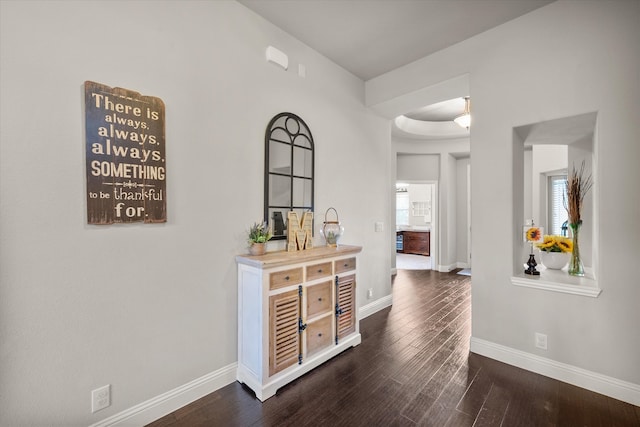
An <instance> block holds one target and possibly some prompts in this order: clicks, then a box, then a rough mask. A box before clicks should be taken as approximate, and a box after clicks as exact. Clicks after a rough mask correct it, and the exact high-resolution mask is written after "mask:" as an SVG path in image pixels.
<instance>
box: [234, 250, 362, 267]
mask: <svg viewBox="0 0 640 427" xmlns="http://www.w3.org/2000/svg"><path fill="white" fill-rule="evenodd" d="M360 251H362V247H361V246H350V245H338V246H337V247H330V246H319V247H316V248H311V249H305V250H303V251H296V252H287V251H276V252H267V253H266V254H264V255H238V256H236V262H237V263H238V264H246V265H250V266H252V267H258V268H261V269H269V268H275V267H280V266H283V265H289V264H298V263H304V262H309V261H314V260H318V259H324V258H331V257H338V256H342V255H349V254H357V253H359V252H360Z"/></svg>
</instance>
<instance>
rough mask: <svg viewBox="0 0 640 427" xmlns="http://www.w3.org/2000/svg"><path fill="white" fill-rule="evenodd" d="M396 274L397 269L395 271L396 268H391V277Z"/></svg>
mask: <svg viewBox="0 0 640 427" xmlns="http://www.w3.org/2000/svg"><path fill="white" fill-rule="evenodd" d="M397 274H398V269H397V268H396V267H393V268H392V269H391V276H395V275H397Z"/></svg>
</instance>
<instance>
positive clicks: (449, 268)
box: [437, 264, 457, 273]
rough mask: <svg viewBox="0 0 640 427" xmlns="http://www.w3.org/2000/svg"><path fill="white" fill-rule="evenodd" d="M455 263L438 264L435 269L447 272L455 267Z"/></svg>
mask: <svg viewBox="0 0 640 427" xmlns="http://www.w3.org/2000/svg"><path fill="white" fill-rule="evenodd" d="M456 265H457V264H449V265H440V264H438V267H437V270H438V271H439V272H440V273H449V272H451V271H453V270H455V269H456Z"/></svg>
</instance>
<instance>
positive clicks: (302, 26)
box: [239, 0, 553, 81]
mask: <svg viewBox="0 0 640 427" xmlns="http://www.w3.org/2000/svg"><path fill="white" fill-rule="evenodd" d="M552 1H553V0H239V2H240V3H242V4H243V5H245V6H246V7H248V8H249V9H251V10H253V11H254V12H256V13H257V14H258V15H261V16H262V17H263V18H265V19H266V20H267V21H270V22H271V23H273V24H275V25H276V26H278V27H279V28H281V29H283V30H284V31H286V32H287V33H289V34H291V35H292V36H293V37H295V38H296V39H298V40H300V41H302V42H304V43H305V44H307V45H308V46H310V47H311V48H313V49H314V50H316V51H318V52H320V53H321V54H323V55H324V56H326V57H327V58H329V59H330V60H332V61H333V62H335V63H336V64H338V65H340V66H342V67H343V68H344V69H346V70H348V71H350V72H351V73H353V74H355V75H356V76H358V77H360V78H361V79H362V80H364V81H366V80H369V79H372V78H374V77H377V76H379V75H381V74H384V73H386V72H388V71H391V70H394V69H396V68H399V67H401V66H403V65H406V64H409V63H410V62H413V61H416V60H418V59H420V58H423V57H425V56H427V55H430V54H432V53H434V52H437V51H439V50H442V49H445V48H447V47H449V46H452V45H454V44H456V43H458V42H461V41H463V40H465V39H468V38H470V37H472V36H474V35H476V34H479V33H481V32H483V31H486V30H489V29H491V28H493V27H496V26H498V25H500V24H503V23H505V22H507V21H510V20H512V19H514V18H517V17H518V16H521V15H524V14H526V13H528V12H531V11H532V10H534V9H537V8H539V7H542V6H544V5H546V4H549V3H551V2H552Z"/></svg>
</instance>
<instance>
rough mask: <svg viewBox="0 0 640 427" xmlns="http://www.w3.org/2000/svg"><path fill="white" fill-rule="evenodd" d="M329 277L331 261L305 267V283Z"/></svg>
mask: <svg viewBox="0 0 640 427" xmlns="http://www.w3.org/2000/svg"><path fill="white" fill-rule="evenodd" d="M326 276H331V261H329V262H323V263H322V264H315V265H310V266H308V267H307V281H311V280H314V279H320V278H321V277H326Z"/></svg>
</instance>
